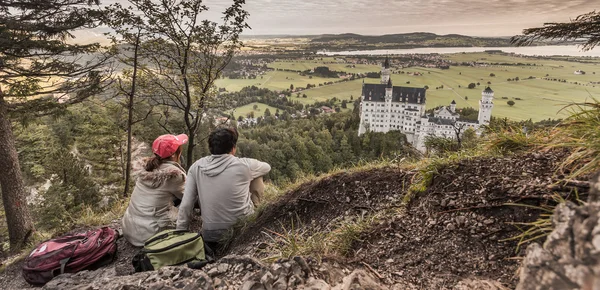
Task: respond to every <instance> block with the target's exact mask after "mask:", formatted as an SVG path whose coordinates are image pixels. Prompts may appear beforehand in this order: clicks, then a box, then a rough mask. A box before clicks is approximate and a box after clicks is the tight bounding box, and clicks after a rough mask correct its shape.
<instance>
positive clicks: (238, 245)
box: [228, 152, 587, 289]
mask: <svg viewBox="0 0 600 290" xmlns="http://www.w3.org/2000/svg"><path fill="white" fill-rule="evenodd" d="M563 155H564V154H563V153H560V152H554V153H544V154H537V153H536V154H526V155H518V156H512V157H506V158H475V159H472V160H463V161H459V162H458V163H452V164H449V165H446V166H443V167H441V168H439V169H438V171H437V172H438V173H437V174H435V175H434V177H433V182H432V184H431V185H430V186H429V188H428V189H427V190H426V191H425V192H423V193H420V194H418V195H417V196H415V197H414V198H413V199H412V201H411V202H410V204H409V205H408V207H407V208H406V209H405V210H402V207H401V201H402V196H404V195H405V194H406V192H407V190H408V187H409V185H410V181H411V177H413V176H414V172H406V171H403V170H400V169H393V168H383V169H376V170H371V171H366V172H360V173H356V174H338V175H335V176H332V177H328V178H325V179H324V180H321V181H319V182H316V183H313V184H305V185H303V186H300V187H299V188H298V189H297V190H295V191H292V192H290V193H288V194H287V195H286V196H284V197H283V198H282V199H281V200H280V201H279V202H277V203H276V204H275V205H273V206H272V207H270V208H268V209H266V210H265V211H264V212H263V213H262V215H260V216H259V217H258V218H257V219H256V222H255V223H253V224H250V225H249V226H247V227H246V228H245V230H244V231H243V232H242V233H240V234H239V235H238V236H237V237H236V239H235V241H234V242H233V243H232V245H231V247H230V250H229V251H228V253H230V254H242V253H251V254H252V255H254V256H257V257H259V258H268V257H273V256H275V257H277V256H278V255H281V253H282V249H286V247H285V244H286V243H287V242H289V241H286V239H287V238H281V236H280V235H283V236H286V237H287V236H289V235H291V234H295V235H299V236H302V238H301V239H298V241H297V242H306V241H315V240H319V239H325V240H327V238H328V236H327V233H332V232H336V231H337V229H338V228H339V227H343V223H340V220H345V219H347V218H348V217H352V216H369V215H376V214H378V213H379V216H381V217H382V218H380V219H377V220H376V222H375V224H373V225H372V226H370V227H367V228H366V230H364V231H362V233H361V234H360V235H358V236H357V237H356V238H355V239H354V241H353V242H352V245H351V248H350V249H349V250H348V251H347V253H346V257H345V259H344V260H343V261H344V262H345V263H350V264H353V265H354V266H355V267H362V266H364V265H365V264H366V265H369V266H370V267H372V268H373V270H374V271H376V272H377V273H378V274H379V275H380V276H381V278H382V280H383V281H385V282H386V283H388V284H395V283H398V282H402V283H407V284H412V285H416V286H417V287H418V288H426V289H443V288H452V287H454V286H455V285H457V283H459V282H460V281H462V280H464V279H467V278H470V277H482V278H486V279H491V280H495V281H499V282H501V283H502V284H503V285H505V286H508V287H514V286H515V285H516V282H517V276H516V271H517V268H518V266H519V261H518V259H516V257H519V256H522V254H523V253H522V251H521V252H519V253H515V249H516V247H517V242H516V241H502V240H504V239H508V238H511V237H515V236H517V235H519V234H520V233H521V231H520V230H519V229H517V227H515V226H514V225H511V224H510V223H513V222H521V223H527V222H532V221H534V220H536V219H537V218H538V216H539V214H540V213H541V211H540V210H537V209H533V208H529V207H525V206H509V205H506V204H507V203H517V204H523V205H533V206H540V205H544V204H548V203H550V204H553V194H555V193H557V192H558V193H559V194H560V195H561V196H563V197H568V196H569V195H571V196H572V197H574V195H572V193H574V191H575V190H577V191H578V192H579V194H580V196H581V195H585V192H586V191H587V188H585V187H584V188H576V187H572V186H568V185H567V186H557V185H556V184H557V183H560V182H561V181H563V180H562V178H563V177H562V176H560V175H558V176H557V175H555V174H554V172H555V171H556V168H557V165H558V163H559V162H560V161H561V160H562V158H563ZM394 208H396V209H398V210H396V211H393V212H392V213H391V214H387V215H386V214H381V212H384V211H389V209H394ZM292 221H295V223H294V228H293V230H292V227H291V226H292ZM323 233H325V234H323ZM319 234H321V235H319ZM311 235H312V236H313V237H314V238H313V239H311V238H310V236H311ZM333 241H335V239H333ZM319 246H321V245H319ZM335 246H336V245H332V244H325V247H335ZM313 248H315V247H314V246H313ZM316 248H318V247H316ZM524 248H525V247H524V246H523V247H521V250H523V249H524ZM310 250H313V251H314V250H315V249H309V250H308V252H309V253H310ZM299 252H302V249H300V250H299ZM316 252H318V249H317V251H316ZM325 258H326V257H325Z"/></svg>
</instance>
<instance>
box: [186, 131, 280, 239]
mask: <svg viewBox="0 0 600 290" xmlns="http://www.w3.org/2000/svg"><path fill="white" fill-rule="evenodd" d="M237 140H238V133H237V130H236V129H233V128H218V129H216V130H214V131H213V132H211V133H210V135H209V137H208V145H209V150H210V153H211V154H212V155H210V156H207V157H204V158H201V159H200V160H198V161H196V162H195V163H194V164H193V165H192V166H191V167H190V168H189V170H188V179H187V181H186V183H185V193H184V195H183V200H182V201H181V205H179V215H178V218H177V229H178V230H187V229H188V228H189V224H190V216H191V214H192V211H193V208H194V205H195V204H196V202H197V201H199V203H200V215H201V217H202V236H203V238H204V241H205V242H206V243H207V245H208V246H209V247H211V248H213V249H218V248H219V247H220V246H221V243H222V239H223V238H224V237H225V235H226V233H227V232H228V230H229V228H230V227H231V226H232V225H233V224H235V223H236V222H237V221H238V220H239V219H241V218H244V217H247V216H249V215H251V214H253V213H254V207H255V206H257V205H258V203H259V202H260V199H261V197H262V194H263V192H264V184H263V178H262V177H263V176H264V175H265V174H267V173H269V171H271V166H270V165H269V164H267V163H265V162H260V161H258V160H255V159H250V158H237V157H235V153H236V144H237Z"/></svg>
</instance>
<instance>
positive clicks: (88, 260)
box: [23, 227, 119, 286]
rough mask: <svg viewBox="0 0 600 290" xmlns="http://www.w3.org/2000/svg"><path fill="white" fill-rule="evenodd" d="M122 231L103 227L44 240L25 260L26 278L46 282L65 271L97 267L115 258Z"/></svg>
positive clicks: (30, 281)
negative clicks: (117, 241)
mask: <svg viewBox="0 0 600 290" xmlns="http://www.w3.org/2000/svg"><path fill="white" fill-rule="evenodd" d="M118 236H119V234H118V232H117V231H115V230H114V229H112V228H109V227H103V228H100V229H96V230H91V231H88V232H85V233H81V234H76V235H67V236H63V237H60V238H56V239H51V240H48V241H46V242H43V243H41V244H40V245H39V246H37V248H35V250H33V251H32V252H31V254H29V257H27V258H26V259H25V263H24V264H23V278H25V280H26V281H27V282H28V283H30V284H32V285H40V286H41V285H44V284H46V283H48V281H50V280H52V278H54V277H56V276H58V275H60V274H62V273H76V272H78V271H81V270H84V269H85V270H93V269H97V268H99V267H102V266H104V265H107V264H109V263H111V262H112V260H113V258H114V256H115V253H116V252H117V243H116V240H117V238H118Z"/></svg>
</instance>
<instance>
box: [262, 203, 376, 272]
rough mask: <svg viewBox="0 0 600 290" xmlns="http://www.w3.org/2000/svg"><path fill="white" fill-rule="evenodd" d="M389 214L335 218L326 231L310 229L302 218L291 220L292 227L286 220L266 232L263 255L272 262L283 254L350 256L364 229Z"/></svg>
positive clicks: (290, 255)
mask: <svg viewBox="0 0 600 290" xmlns="http://www.w3.org/2000/svg"><path fill="white" fill-rule="evenodd" d="M385 216H386V215H385V214H384V213H383V212H380V213H376V214H374V215H369V216H351V217H345V218H344V219H342V220H339V221H336V222H333V223H332V224H331V225H329V226H328V228H329V229H328V230H327V231H322V232H317V233H310V232H309V231H308V230H307V227H305V226H303V225H302V224H301V223H300V221H299V219H298V218H296V220H295V221H292V222H291V223H290V224H291V226H290V227H289V228H286V227H285V226H284V225H283V224H282V225H281V229H280V230H278V231H272V230H267V231H264V232H263V234H264V235H266V236H267V237H268V240H269V242H267V244H268V245H267V247H266V248H265V250H264V252H265V253H266V254H267V255H268V256H267V257H266V258H264V260H265V261H267V262H273V261H276V260H278V259H281V258H288V259H289V258H292V257H294V256H313V257H316V258H318V259H321V258H323V257H347V256H348V255H349V254H350V253H351V250H352V246H353V244H354V242H356V241H359V239H360V236H361V234H362V233H364V232H366V231H368V230H369V229H370V228H371V227H372V226H373V225H375V224H376V223H377V222H378V221H380V220H383V219H384V217H385Z"/></svg>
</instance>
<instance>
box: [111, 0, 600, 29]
mask: <svg viewBox="0 0 600 290" xmlns="http://www.w3.org/2000/svg"><path fill="white" fill-rule="evenodd" d="M115 1H117V2H121V3H123V4H126V2H127V1H126V0H105V3H107V4H109V3H112V2H115ZM230 3H231V0H206V1H205V4H206V5H207V6H209V7H211V11H209V12H207V13H205V16H206V17H207V18H209V19H218V17H219V15H220V12H222V11H223V10H225V8H226V7H227V6H228V5H229V4H230ZM246 3H247V4H246V9H247V10H248V11H249V12H250V19H249V24H250V26H252V28H253V29H252V30H251V31H250V32H249V34H322V33H343V32H356V33H363V34H385V33H399V32H410V31H430V32H437V33H463V34H471V35H512V34H515V33H518V32H520V31H521V30H522V29H523V28H527V27H531V26H539V25H541V24H543V23H544V22H548V21H567V20H569V18H573V17H575V16H577V15H579V14H582V13H585V12H589V11H591V10H593V9H592V8H590V7H594V5H593V4H597V0H567V1H565V0H350V1H348V0H248V1H247V2H246Z"/></svg>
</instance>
